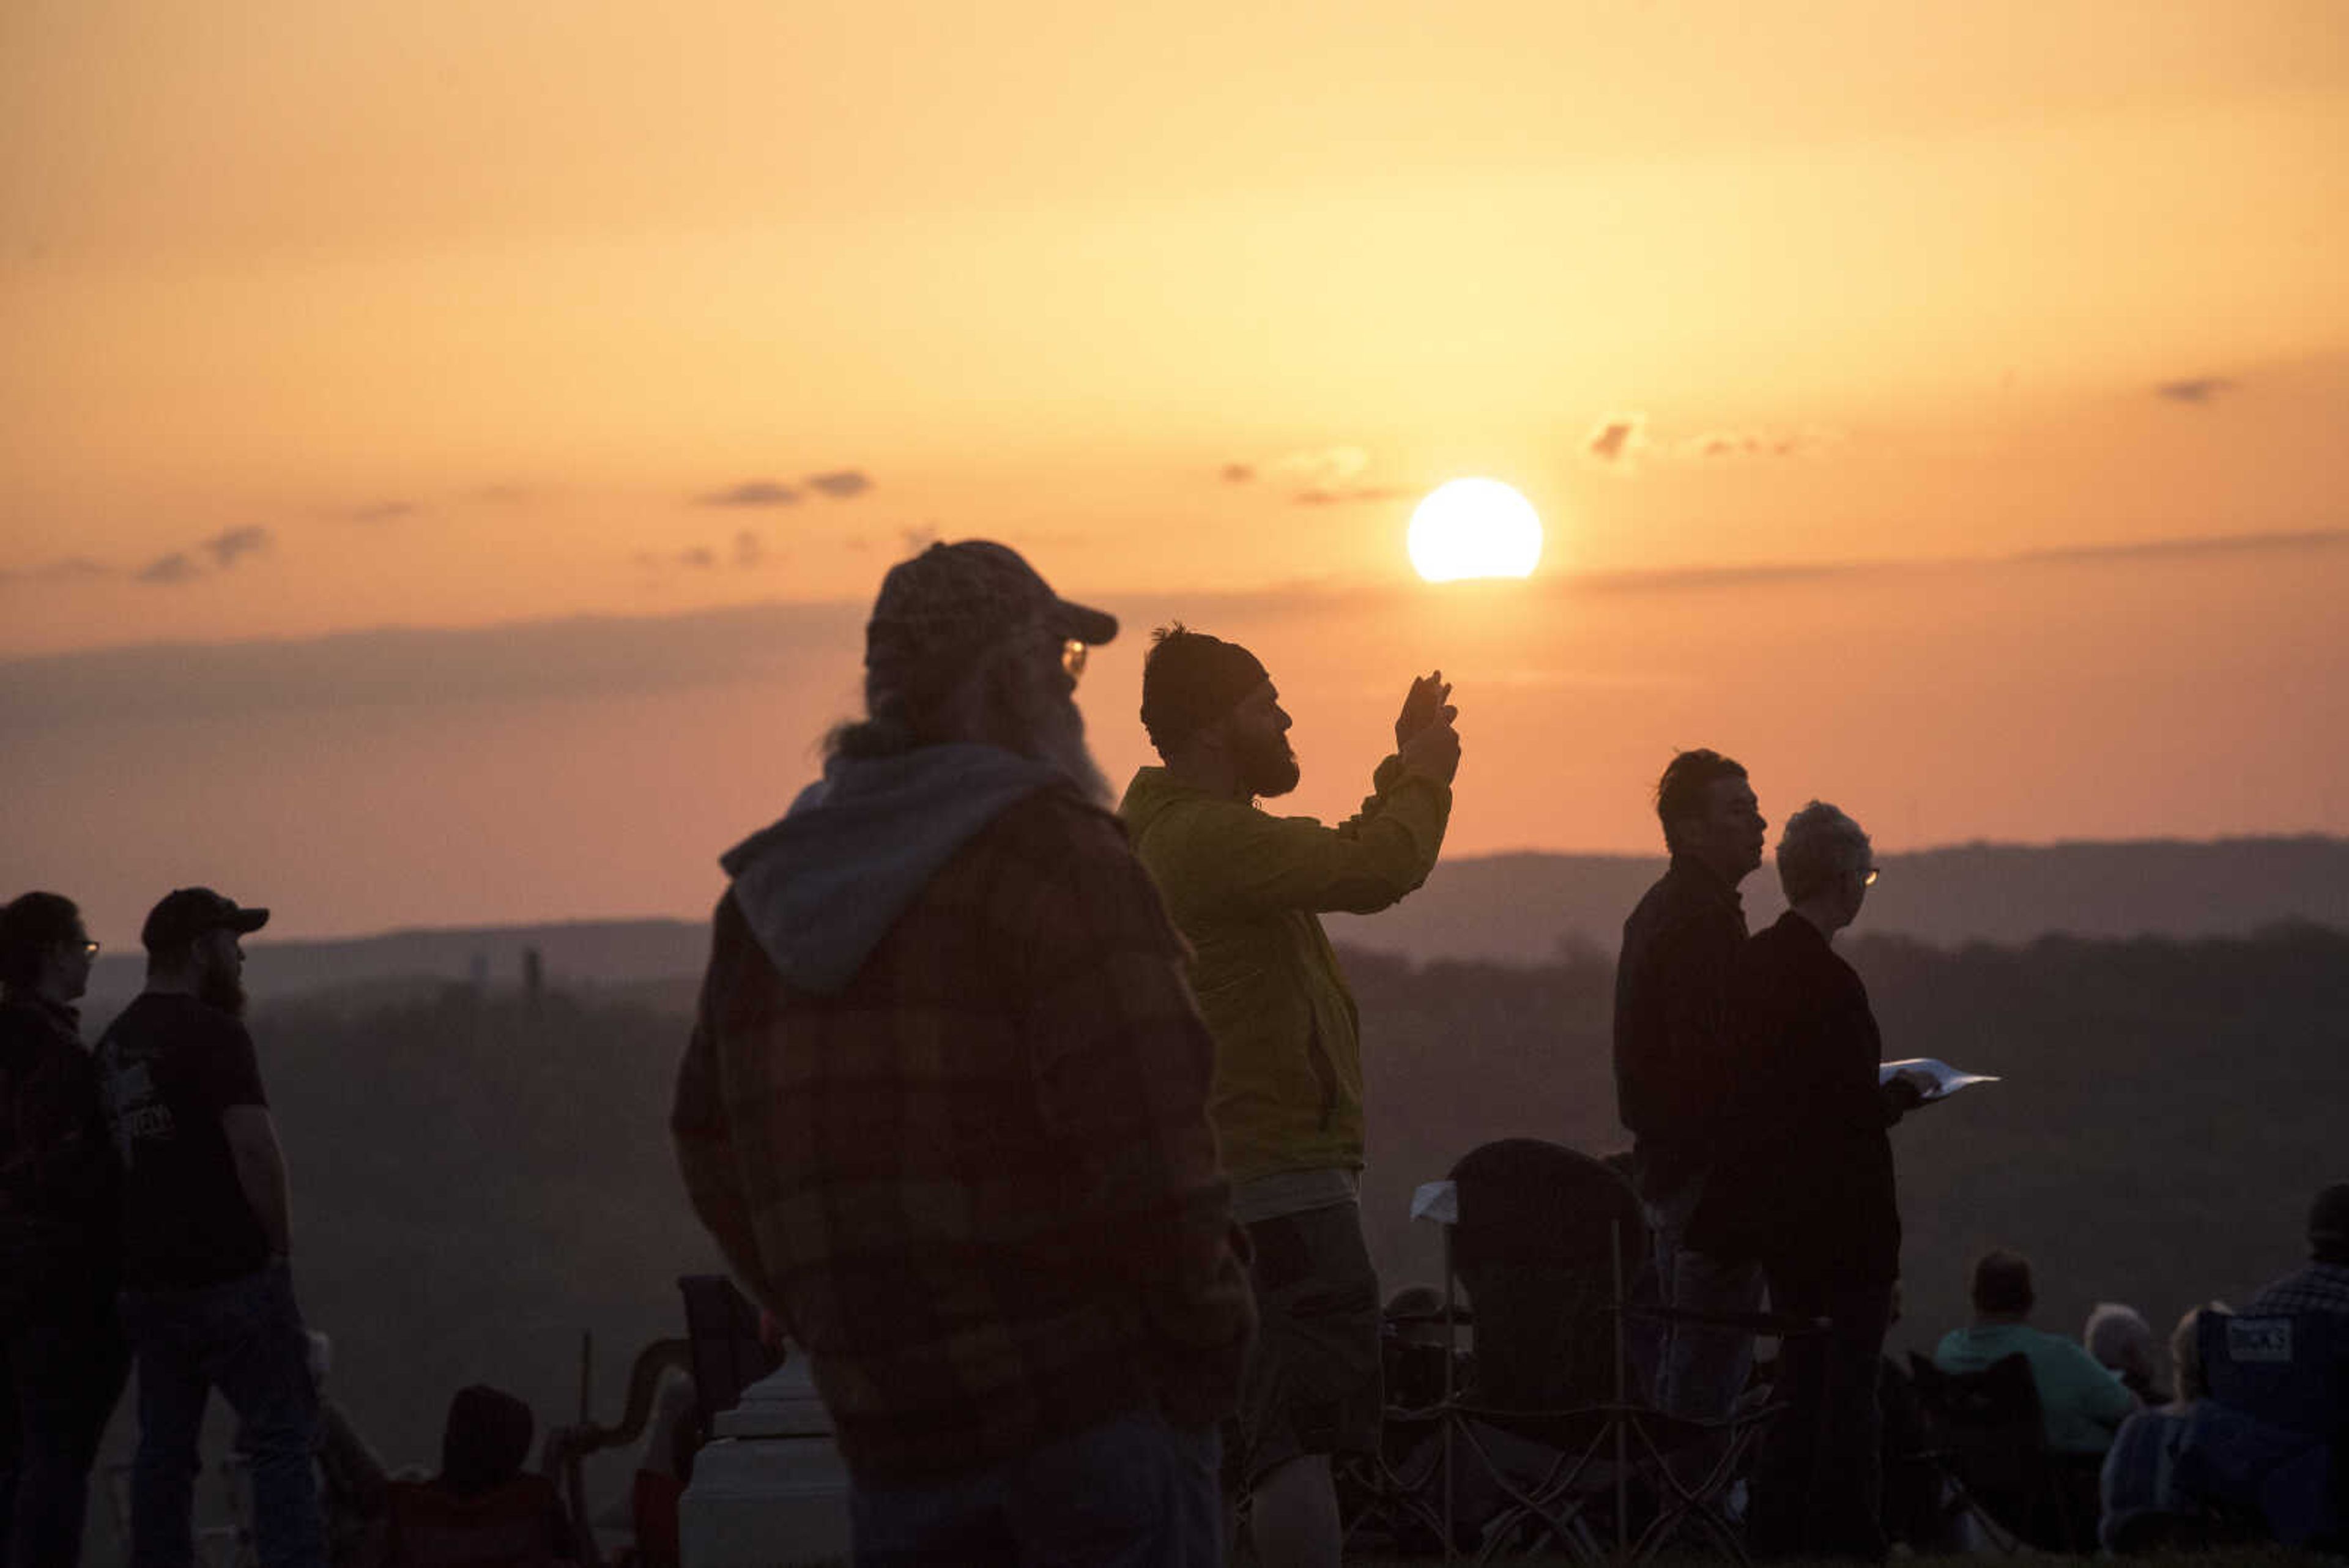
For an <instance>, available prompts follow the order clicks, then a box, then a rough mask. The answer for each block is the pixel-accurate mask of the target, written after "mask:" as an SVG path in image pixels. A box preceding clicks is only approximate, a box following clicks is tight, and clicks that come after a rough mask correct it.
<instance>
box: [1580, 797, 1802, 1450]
mask: <svg viewBox="0 0 2349 1568" xmlns="http://www.w3.org/2000/svg"><path fill="white" fill-rule="evenodd" d="M1656 815H1657V816H1658V817H1659V818H1660V819H1661V822H1662V824H1663V829H1664V843H1665V846H1667V847H1668V848H1669V849H1670V850H1671V857H1672V858H1671V867H1670V869H1668V870H1667V871H1666V872H1665V873H1664V876H1663V878H1662V879H1661V881H1659V882H1658V883H1657V884H1656V885H1655V886H1654V887H1652V888H1649V889H1648V892H1647V896H1646V897H1644V898H1641V899H1640V903H1639V907H1638V908H1637V909H1633V910H1632V911H1631V917H1630V919H1628V920H1626V921H1624V922H1623V947H1622V952H1621V955H1620V956H1619V959H1618V960H1617V962H1616V969H1615V1092H1616V1103H1617V1106H1618V1108H1619V1113H1620V1115H1621V1116H1622V1121H1623V1125H1624V1126H1625V1127H1628V1128H1630V1131H1631V1133H1632V1135H1633V1137H1635V1138H1636V1139H1637V1143H1636V1145H1635V1147H1634V1151H1633V1152H1634V1168H1635V1170H1636V1173H1637V1179H1638V1185H1639V1189H1640V1201H1641V1203H1642V1204H1643V1205H1645V1207H1646V1209H1647V1211H1648V1223H1649V1226H1650V1229H1651V1231H1652V1232H1653V1235H1654V1240H1655V1258H1656V1286H1657V1292H1658V1294H1659V1295H1660V1296H1661V1299H1662V1302H1663V1303H1664V1304H1665V1305H1666V1306H1671V1307H1679V1308H1682V1309H1686V1310H1690V1311H1696V1312H1752V1311H1754V1309H1755V1308H1757V1307H1759V1306H1760V1305H1761V1297H1762V1272H1761V1269H1760V1267H1759V1265H1757V1264H1756V1263H1755V1262H1754V1260H1753V1259H1752V1258H1751V1257H1740V1256H1723V1255H1719V1254H1714V1253H1710V1252H1706V1251H1703V1250H1702V1249H1699V1248H1695V1247H1692V1246H1690V1245H1689V1244H1688V1242H1687V1237H1686V1233H1685V1232H1686V1228H1687V1225H1688V1220H1689V1216H1690V1215H1691V1214H1692V1213H1693V1212H1694V1211H1695V1209H1696V1203H1697V1199H1698V1197H1699V1196H1700V1195H1701V1194H1702V1192H1703V1190H1704V1184H1705V1178H1706V1172H1707V1168H1708V1165H1709V1163H1710V1161H1711V1158H1712V1151H1713V1148H1714V1147H1715V1145H1716V1143H1717V1141H1718V1139H1719V1137H1720V1133H1721V1127H1720V1120H1721V1116H1720V1112H1721V1106H1722V1103H1723V1091H1724V1089H1725V1086H1726V1085H1727V1081H1728V1070H1729V1060H1730V1039H1729V1028H1730V1000H1729V985H1730V974H1731V971H1732V970H1733V968H1734V966H1735V964H1736V962H1737V954H1738V950H1739V949H1740V948H1741V947H1742V946H1743V945H1744V941H1745V909H1744V904H1743V903H1741V902H1740V901H1739V898H1738V896H1737V884H1738V883H1740V882H1742V881H1744V879H1745V877H1746V876H1747V875H1748V874H1749V873H1750V872H1752V871H1753V869H1754V867H1757V866H1759V865H1761V864H1762V844H1763V832H1764V828H1766V827H1767V826H1768V824H1767V823H1765V822H1764V820H1763V817H1762V813H1761V809H1760V806H1759V805H1758V803H1756V801H1755V800H1754V788H1753V785H1752V784H1749V783H1747V781H1746V777H1745V770H1744V768H1743V767H1741V766H1740V765H1738V764H1737V763H1734V762H1733V761H1731V760H1730V759H1729V758H1727V757H1724V756H1723V755H1721V754H1720V753H1717V752H1710V751H1702V750H1699V751H1692V752H1681V753H1677V754H1675V755H1674V756H1673V758H1672V760H1671V764H1670V765H1669V766H1667V767H1666V768H1665V769H1664V775H1663V777H1662V779H1661V781H1659V782H1658V784H1657V785H1656ZM1752 1362H1753V1339H1752V1337H1751V1336H1750V1335H1747V1334H1742V1333H1740V1332H1738V1331H1736V1330H1733V1329H1719V1328H1706V1327H1700V1326H1696V1325H1692V1324H1679V1325H1676V1326H1675V1327H1674V1328H1673V1329H1672V1331H1671V1334H1670V1335H1669V1337H1668V1338H1667V1340H1666V1342H1665V1344H1664V1345H1663V1347H1662V1349H1661V1354H1660V1355H1659V1358H1658V1366H1657V1373H1656V1390H1655V1397H1656V1402H1657V1404H1659V1405H1660V1406H1661V1407H1663V1408H1665V1409H1667V1410H1671V1411H1673V1412H1675V1413H1676V1414H1679V1415H1683V1416H1690V1417H1701V1418H1712V1417H1720V1416H1722V1415H1724V1414H1726V1413H1727V1412H1728V1409H1729V1407H1730V1405H1731V1403H1732V1402H1733V1400H1734V1399H1735V1398H1736V1397H1737V1391H1738V1390H1739V1389H1740V1388H1742V1387H1743V1386H1744V1383H1745V1376H1746V1373H1747V1371H1748V1369H1749V1368H1750V1367H1751V1366H1752Z"/></svg>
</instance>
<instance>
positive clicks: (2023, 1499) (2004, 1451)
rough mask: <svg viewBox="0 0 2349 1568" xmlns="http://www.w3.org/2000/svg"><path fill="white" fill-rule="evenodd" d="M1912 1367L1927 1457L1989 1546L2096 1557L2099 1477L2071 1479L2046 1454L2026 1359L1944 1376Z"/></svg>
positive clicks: (1916, 1360)
mask: <svg viewBox="0 0 2349 1568" xmlns="http://www.w3.org/2000/svg"><path fill="white" fill-rule="evenodd" d="M1909 1375H1910V1378H1911V1380H1912V1381H1913V1383H1914V1385H1915V1386H1916V1390H1917V1398H1918V1401H1919V1403H1920V1404H1921V1405H1922V1406H1923V1407H1924V1409H1925V1423H1926V1429H1927V1431H1928V1433H1929V1434H1930V1440H1931V1443H1932V1448H1931V1449H1930V1450H1929V1451H1928V1455H1927V1457H1929V1458H1931V1459H1936V1460H1938V1461H1939V1462H1940V1464H1941V1465H1942V1467H1943V1469H1944V1473H1945V1474H1946V1475H1947V1476H1948V1477H1949V1479H1950V1480H1951V1485H1952V1489H1953V1490H1954V1491H1955V1493H1956V1501H1957V1506H1958V1507H1959V1508H1960V1509H1961V1510H1963V1511H1965V1512H1966V1513H1967V1514H1969V1515H1970V1516H1971V1518H1972V1519H1973V1521H1974V1522H1975V1523H1976V1524H1977V1525H1978V1526H1979V1527H1980V1528H1981V1529H1982V1532H1984V1534H1986V1535H1987V1536H1988V1537H1989V1539H1990V1541H1991V1543H1992V1545H1994V1546H1996V1547H1997V1548H1998V1549H1999V1550H2000V1551H2002V1552H2014V1551H2016V1550H2018V1549H2019V1548H2020V1547H2022V1546H2023V1545H2030V1546H2034V1547H2038V1548H2040V1549H2042V1550H2044V1551H2050V1552H2094V1551H2095V1549H2096V1510H2095V1501H2094V1496H2095V1494H2094V1490H2093V1480H2094V1474H2093V1471H2087V1470H2085V1469H2081V1470H2078V1471H2077V1472H2075V1469H2070V1468H2067V1467H2066V1466H2065V1465H2064V1462H2063V1461H2062V1460H2061V1459H2059V1458H2058V1457H2057V1456H2056V1455H2054V1453H2052V1452H2050V1451H2049V1449H2048V1447H2047V1427H2046V1423H2045V1421H2044V1418H2043V1417H2042V1416H2041V1413H2040V1408H2039V1385H2038V1384H2037V1383H2036V1382H2035V1381H2034V1380H2033V1377H2032V1375H2031V1361H2030V1358H2029V1357H2027V1356H2025V1355H2023V1354H2022V1353H2021V1352H2020V1351H2017V1352H2016V1353H2015V1354H2014V1355H2008V1356H2002V1357H2001V1358H2000V1359H1999V1360H1997V1361H1993V1362H1992V1363H1991V1364H1990V1365H1989V1366H1985V1367H1983V1368H1982V1370H1981V1371H1979V1372H1944V1371H1943V1370H1941V1368H1940V1367H1939V1366H1935V1365H1934V1364H1933V1362H1932V1360H1931V1358H1930V1357H1928V1356H1924V1355H1918V1354H1917V1353H1915V1352H1913V1351H1912V1352H1910V1353H1909Z"/></svg>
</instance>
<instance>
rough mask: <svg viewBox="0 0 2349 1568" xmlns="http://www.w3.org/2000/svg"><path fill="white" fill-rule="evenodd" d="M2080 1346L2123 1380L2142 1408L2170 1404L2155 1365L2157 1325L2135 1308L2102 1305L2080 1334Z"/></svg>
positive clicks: (2166, 1390) (2098, 1306)
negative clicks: (2147, 1319)
mask: <svg viewBox="0 0 2349 1568" xmlns="http://www.w3.org/2000/svg"><path fill="white" fill-rule="evenodd" d="M2080 1343H2081V1344H2082V1345H2086V1346H2087V1347H2088V1354H2089V1355H2093V1356H2095V1358H2096V1365H2097V1366H2101V1367H2103V1368H2105V1370H2106V1371H2107V1372H2110V1373H2111V1374H2112V1375H2113V1376H2116V1377H2117V1378H2119V1379H2120V1380H2121V1384H2122V1386H2124V1387H2126V1388H2127V1389H2128V1391H2129V1392H2130V1393H2132V1394H2134V1395H2136V1396H2137V1403H2139V1404H2141V1405H2148V1406H2150V1405H2167V1404H2168V1403H2169V1390H2168V1388H2167V1387H2165V1386H2163V1385H2162V1381H2161V1371H2160V1368H2159V1367H2158V1366H2155V1365H2154V1356H2155V1354H2156V1353H2155V1350H2154V1345H2153V1325H2152V1324H2148V1323H2147V1322H2146V1321H2145V1318H2144V1316H2143V1314H2140V1313H2138V1311H2137V1308H2135V1307H2133V1306H2123V1305H2122V1304H2121V1303H2118V1302H2098V1303H2096V1304H2095V1309H2094V1310H2093V1311H2091V1312H2090V1313H2089V1314H2088V1323H2087V1326H2086V1327H2085V1328H2083V1329H2082V1330H2081V1331H2080Z"/></svg>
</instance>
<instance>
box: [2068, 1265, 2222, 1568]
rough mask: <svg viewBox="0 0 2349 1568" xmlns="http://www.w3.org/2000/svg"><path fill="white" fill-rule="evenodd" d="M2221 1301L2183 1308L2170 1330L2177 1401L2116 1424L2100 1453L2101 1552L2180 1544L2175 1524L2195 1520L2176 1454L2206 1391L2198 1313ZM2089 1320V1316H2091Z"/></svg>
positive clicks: (2196, 1508) (2217, 1308)
mask: <svg viewBox="0 0 2349 1568" xmlns="http://www.w3.org/2000/svg"><path fill="white" fill-rule="evenodd" d="M2227 1310H2228V1307H2227V1303H2224V1302H2212V1303H2209V1304H2208V1305H2207V1306H2199V1307H2191V1308H2189V1309H2188V1311H2187V1314H2186V1315H2185V1316H2184V1317H2181V1318H2179V1319H2178V1327H2177V1328H2176V1329H2175V1330H2173V1331H2172V1332H2171V1334H2170V1335H2169V1361H2170V1366H2172V1368H2174V1369H2175V1374H2176V1378H2175V1381H2176V1385H2177V1389H2178V1398H2177V1400H2176V1401H2175V1402H2174V1403H2171V1404H2167V1405H2164V1406H2162V1407H2159V1408H2158V1409H2147V1410H2140V1411H2138V1412H2137V1414H2136V1415H2134V1416H2131V1417H2129V1418H2128V1419H2127V1421H2124V1422H2123V1423H2122V1424H2121V1429H2120V1433H2119V1435H2118V1436H2117V1437H2116V1438H2114V1439H2113V1446H2112V1451H2111V1452H2109V1453H2107V1454H2106V1456H2105V1468H2104V1474H2103V1483H2102V1488H2101V1495H2102V1499H2103V1505H2104V1506H2103V1509H2102V1512H2101V1517H2100V1520H2099V1522H2098V1524H2097V1526H2096V1539H2097V1540H2098V1541H2099V1542H2102V1543H2103V1545H2104V1548H2105V1550H2106V1551H2107V1552H2128V1551H2135V1550H2141V1549H2144V1548H2147V1547H2153V1546H2164V1545H2182V1544H2187V1543H2188V1542H2187V1541H2185V1540H2181V1539H2180V1538H2179V1537H2178V1535H2177V1534H2176V1533H2175V1521H2192V1520H2199V1518H2200V1516H2201V1514H2202V1513H2203V1508H2202V1504H2201V1502H2200V1501H2199V1500H2198V1499H2196V1498H2194V1497H2192V1496H2190V1495H2189V1493H2188V1492H2187V1490H2185V1489H2184V1488H2182V1487H2181V1486H2180V1485H2179V1484H2178V1481H2179V1477H2178V1453H2179V1451H2180V1450H2181V1449H2182V1448H2183V1447H2184V1445H2185V1442H2186V1437H2187V1433H2188V1432H2189V1429H2191V1428H2192V1426H2193V1417H2194V1411H2195V1407H2196V1406H2198V1405H2199V1403H2200V1402H2201V1401H2202V1399H2203V1398H2204V1397H2207V1396H2208V1395H2209V1392H2210V1386H2209V1383H2208V1382H2207V1381H2206V1380H2205V1379H2204V1377H2203V1376H2202V1354H2201V1350H2200V1339H2199V1332H2200V1328H2201V1323H2202V1314H2204V1313H2210V1312H2218V1313H2223V1312H2225V1311H2227ZM2092 1321H2093V1320H2092Z"/></svg>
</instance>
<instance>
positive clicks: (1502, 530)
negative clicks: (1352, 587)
mask: <svg viewBox="0 0 2349 1568" xmlns="http://www.w3.org/2000/svg"><path fill="white" fill-rule="evenodd" d="M1407 547H1408V548H1409V550H1410V552H1411V564H1412V566H1413V568H1414V569H1416V570H1417V571H1418V573H1419V575H1420V576H1423V577H1424V578H1426V579H1427V580H1428V581H1429V582H1431V583H1449V582H1456V581H1458V580H1459V579H1461V578H1463V577H1526V576H1532V575H1533V569H1534V567H1535V566H1537V564H1538V563H1539V562H1540V560H1541V553H1542V525H1541V519H1540V518H1539V517H1538V516H1537V515H1536V514H1535V513H1534V508H1533V504H1532V503H1531V502H1529V501H1527V500H1526V498H1525V497H1524V496H1522V495H1520V494H1518V493H1516V491H1515V490H1512V489H1511V488H1510V487H1509V486H1507V485H1506V484H1504V483H1501V482H1500V481H1499V480H1497V479H1455V480H1453V481H1451V482H1450V483H1446V484H1439V485H1437V486H1436V487H1435V488H1434V489H1433V490H1432V491H1430V492H1428V494H1427V498H1426V499H1425V500H1423V501H1422V502H1421V503H1420V504H1419V505H1418V506H1417V507H1416V508H1415V509H1413V512H1412V514H1411V533H1410V535H1409V538H1408V541H1407Z"/></svg>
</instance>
